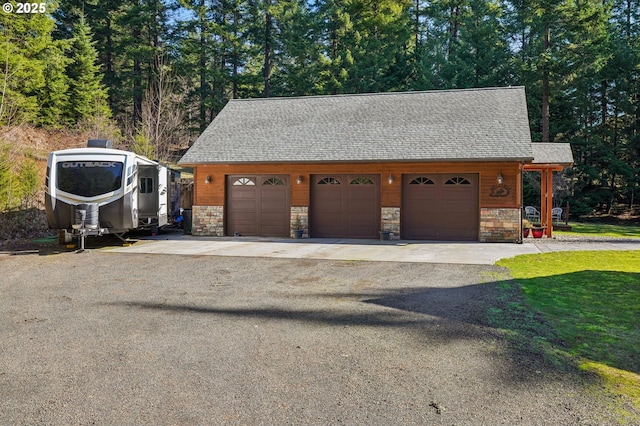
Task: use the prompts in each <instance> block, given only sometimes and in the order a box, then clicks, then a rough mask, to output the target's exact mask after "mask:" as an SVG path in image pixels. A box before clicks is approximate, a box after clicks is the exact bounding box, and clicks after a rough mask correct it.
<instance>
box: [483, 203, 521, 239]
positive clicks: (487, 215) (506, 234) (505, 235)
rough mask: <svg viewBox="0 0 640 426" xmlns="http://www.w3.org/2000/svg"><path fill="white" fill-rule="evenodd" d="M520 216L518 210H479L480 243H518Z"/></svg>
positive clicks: (519, 237)
mask: <svg viewBox="0 0 640 426" xmlns="http://www.w3.org/2000/svg"><path fill="white" fill-rule="evenodd" d="M520 216H521V213H520V209H491V208H482V209H480V242H482V243H494V242H500V243H516V242H520V241H521V236H522V231H521V230H520Z"/></svg>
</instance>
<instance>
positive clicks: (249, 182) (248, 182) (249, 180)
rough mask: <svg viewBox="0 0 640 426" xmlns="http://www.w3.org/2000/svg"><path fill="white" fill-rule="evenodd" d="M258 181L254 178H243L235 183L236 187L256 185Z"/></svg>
mask: <svg viewBox="0 0 640 426" xmlns="http://www.w3.org/2000/svg"><path fill="white" fill-rule="evenodd" d="M255 184H256V181H255V179H252V178H246V177H241V178H238V179H236V180H234V181H233V185H234V186H246V185H255Z"/></svg>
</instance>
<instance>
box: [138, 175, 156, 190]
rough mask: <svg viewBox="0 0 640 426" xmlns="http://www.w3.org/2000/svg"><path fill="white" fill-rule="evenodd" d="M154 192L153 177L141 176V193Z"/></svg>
mask: <svg viewBox="0 0 640 426" xmlns="http://www.w3.org/2000/svg"><path fill="white" fill-rule="evenodd" d="M152 192H153V178H151V177H143V178H140V193H141V194H151V193H152Z"/></svg>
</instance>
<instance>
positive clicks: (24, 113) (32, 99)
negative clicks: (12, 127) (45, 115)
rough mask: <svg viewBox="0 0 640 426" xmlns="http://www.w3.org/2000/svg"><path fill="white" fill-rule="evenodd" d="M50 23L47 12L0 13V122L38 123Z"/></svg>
mask: <svg viewBox="0 0 640 426" xmlns="http://www.w3.org/2000/svg"><path fill="white" fill-rule="evenodd" d="M53 27H54V22H53V20H52V19H51V18H50V17H49V16H47V15H46V14H24V15H22V14H21V15H18V14H13V13H0V125H2V124H20V123H23V122H28V123H34V124H37V123H38V110H39V102H38V101H39V99H38V97H39V94H40V92H41V90H42V89H43V87H44V85H45V78H44V73H45V60H46V55H44V53H45V51H46V50H47V49H48V48H49V47H50V46H51V43H52V38H51V33H52V31H53Z"/></svg>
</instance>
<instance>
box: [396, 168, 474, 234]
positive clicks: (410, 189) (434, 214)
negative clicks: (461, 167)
mask: <svg viewBox="0 0 640 426" xmlns="http://www.w3.org/2000/svg"><path fill="white" fill-rule="evenodd" d="M401 215H402V217H401V223H402V237H403V238H405V239H415V240H443V241H476V240H477V239H478V222H479V217H478V175H477V174H419V175H403V177H402V210H401Z"/></svg>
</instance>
